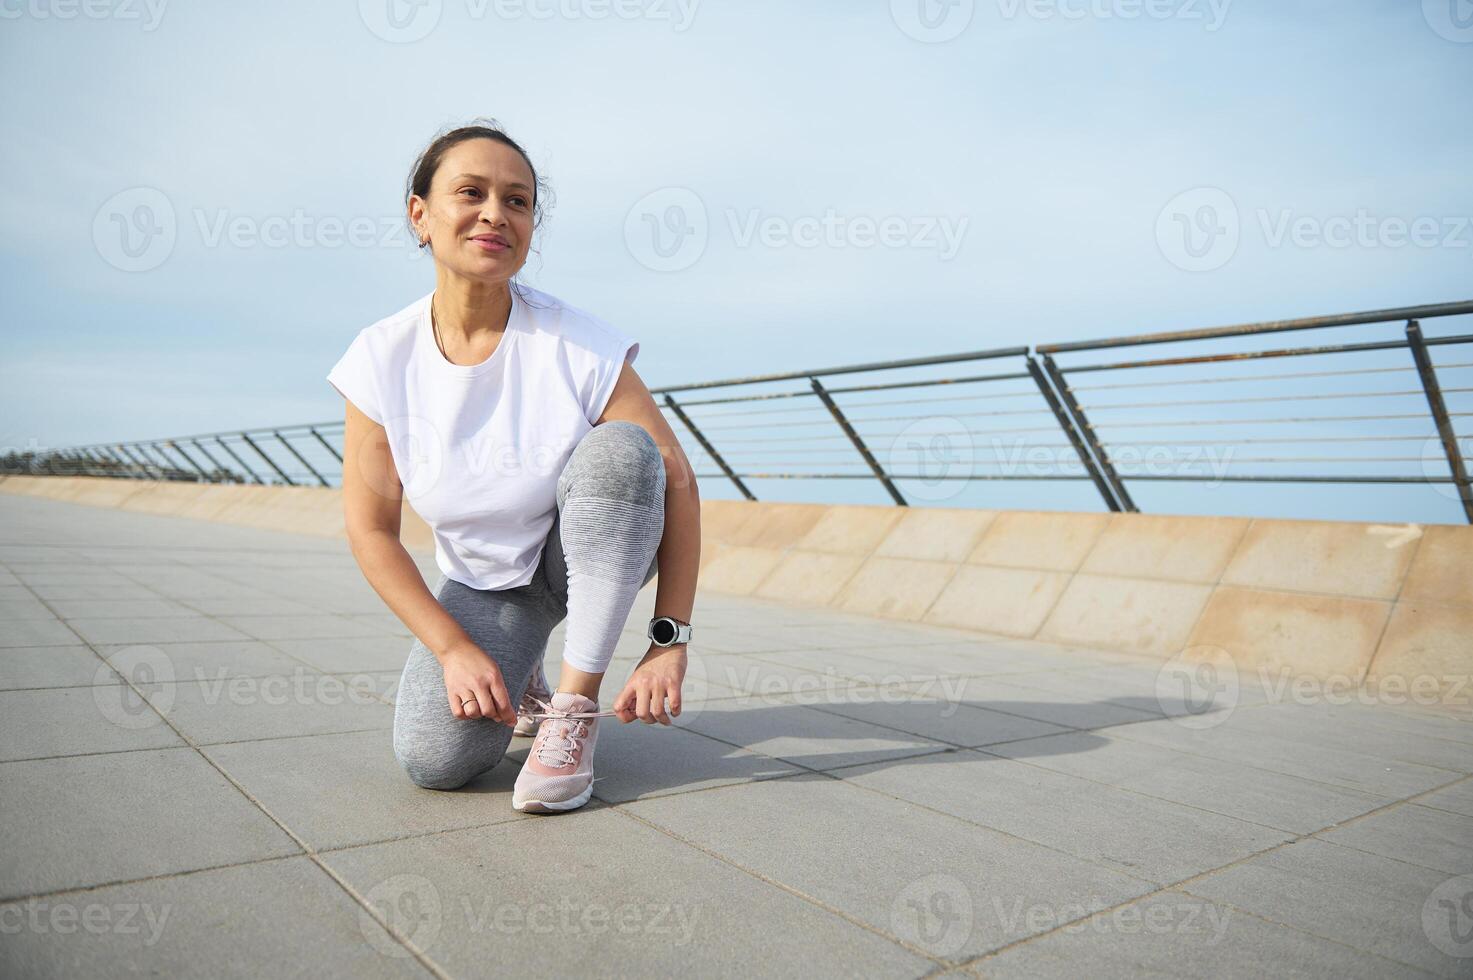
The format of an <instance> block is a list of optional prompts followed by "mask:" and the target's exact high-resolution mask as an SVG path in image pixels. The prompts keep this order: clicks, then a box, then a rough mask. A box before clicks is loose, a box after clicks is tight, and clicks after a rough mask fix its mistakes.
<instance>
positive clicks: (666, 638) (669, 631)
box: [654, 619, 675, 645]
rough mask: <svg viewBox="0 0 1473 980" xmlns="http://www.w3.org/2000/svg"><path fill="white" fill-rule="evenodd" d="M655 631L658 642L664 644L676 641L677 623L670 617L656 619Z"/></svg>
mask: <svg viewBox="0 0 1473 980" xmlns="http://www.w3.org/2000/svg"><path fill="white" fill-rule="evenodd" d="M654 632H655V636H654V640H655V642H656V643H659V644H662V645H664V644H669V643H674V642H675V624H674V623H672V622H670V620H668V619H657V620H655V626H654Z"/></svg>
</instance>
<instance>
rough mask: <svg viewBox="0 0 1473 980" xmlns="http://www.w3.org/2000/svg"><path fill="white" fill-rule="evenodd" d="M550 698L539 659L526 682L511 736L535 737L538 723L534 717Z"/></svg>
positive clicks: (550, 694) (545, 677)
mask: <svg viewBox="0 0 1473 980" xmlns="http://www.w3.org/2000/svg"><path fill="white" fill-rule="evenodd" d="M551 697H552V691H551V690H550V689H549V688H548V686H547V675H546V674H544V673H543V672H542V661H541V660H540V659H539V660H538V661H537V666H536V667H535V668H534V669H533V671H532V679H531V680H529V681H528V682H527V690H526V692H525V693H523V694H522V702H521V704H519V705H517V724H516V727H515V728H513V729H512V734H513V735H522V736H525V737H527V738H531V737H532V736H533V735H536V734H537V724H538V722H537V719H536V718H535V717H534V715H536V714H537V712H538V710H540V708H541V707H546V702H547V701H548V700H549V699H550V698H551Z"/></svg>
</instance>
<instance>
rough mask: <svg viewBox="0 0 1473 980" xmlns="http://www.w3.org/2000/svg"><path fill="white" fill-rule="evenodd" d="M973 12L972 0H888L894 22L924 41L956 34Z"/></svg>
mask: <svg viewBox="0 0 1473 980" xmlns="http://www.w3.org/2000/svg"><path fill="white" fill-rule="evenodd" d="M975 13H976V4H975V0H890V19H891V20H893V21H894V22H895V26H896V27H898V28H900V29H901V30H902V31H904V32H905V33H906V34H908V35H909V36H910V37H913V38H915V39H916V40H917V41H922V42H924V43H926V44H941V43H944V42H946V41H950V40H952V39H953V38H956V37H959V36H960V35H961V33H962V32H963V31H965V30H966V29H967V26H968V25H969V24H971V23H972V16H973V14H975Z"/></svg>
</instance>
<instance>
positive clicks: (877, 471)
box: [808, 378, 910, 507]
mask: <svg viewBox="0 0 1473 980" xmlns="http://www.w3.org/2000/svg"><path fill="white" fill-rule="evenodd" d="M808 381H809V383H810V384H812V385H813V393H814V394H815V395H817V396H818V397H819V400H820V401H822V402H823V403H824V405H826V406H828V410H829V414H830V415H832V416H833V417H834V421H835V422H838V423H839V428H841V429H843V430H844V434H845V435H846V436H848V437H849V441H850V442H852V443H854V448H855V449H858V450H859V455H861V456H863V457H864V461H865V462H866V463H868V464H869V468H870V471H871V472H873V473H874V475H875V476H876V477H877V478H878V479H879V481H880V482H881V483H883V484H884V485H885V489H886V490H887V491H889V493H890V497H891V499H893V500H894V501H895V502H896V503H897V504H899V505H900V506H901V507H908V506H910V505H909V504H907V503H906V502H905V498H904V497H902V496H901V495H900V491H899V490H897V489H895V484H894V483H893V482H892V481H891V480H890V477H889V475H888V474H886V472H885V470H884V468H883V467H882V466H880V463H879V461H878V460H876V459H875V457H874V454H873V453H871V452H870V451H869V447H868V446H866V445H865V444H864V440H863V439H861V438H859V433H858V432H855V431H854V426H852V425H850V424H849V420H848V419H847V418H845V417H844V413H843V412H842V411H840V409H839V406H838V404H836V403H835V402H834V400H833V398H831V397H830V396H829V392H828V389H827V388H825V387H824V386H823V385H822V384H820V383H819V381H818V379H817V378H809V379H808Z"/></svg>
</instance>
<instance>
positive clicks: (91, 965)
mask: <svg viewBox="0 0 1473 980" xmlns="http://www.w3.org/2000/svg"><path fill="white" fill-rule="evenodd" d="M241 896H250V899H251V902H250V905H251V907H250V914H248V915H246V914H241V915H229V916H222V915H221V914H220V910H221V909H222V908H230V907H232V906H234V905H236V904H237V903H238V902H239V901H240V898H241ZM0 922H3V923H5V924H6V930H5V932H6V935H5V941H4V942H3V943H0V974H4V975H5V976H9V977H76V976H91V977H105V976H118V975H120V974H121V973H122V972H124V970H123V969H121V968H120V967H122V966H123V965H124V964H126V970H127V972H129V973H136V974H140V975H147V976H162V977H189V976H211V977H240V978H254V977H264V976H271V977H303V978H306V977H342V978H345V980H353V978H358V977H374V978H378V977H383V978H396V977H407V978H414V977H422V978H430V977H432V976H433V974H432V973H431V972H430V971H429V969H427V968H426V967H425V966H424V965H423V964H421V963H420V962H419V961H418V960H416V959H414V958H413V957H412V956H408V955H402V953H403V952H404V947H403V946H402V945H401V944H400V943H399V942H398V941H397V940H395V939H394V938H393V937H391V936H390V935H389V933H388V932H387V931H386V930H385V929H384V928H383V927H382V926H381V925H379V924H378V923H377V922H376V921H375V920H374V919H373V918H372V917H371V916H369V915H367V914H366V913H365V912H364V910H363V908H362V906H360V905H359V904H358V903H357V902H356V901H354V900H353V898H352V897H351V896H350V895H348V893H347V892H345V891H344V890H343V888H342V887H341V886H340V885H338V883H337V882H335V881H334V880H333V879H332V877H331V876H330V875H328V874H327V872H325V871H323V870H322V868H320V867H318V866H317V865H316V864H314V863H313V862H312V861H310V860H309V859H307V858H305V857H297V858H283V859H278V860H268V861H259V862H256V863H254V864H244V865H236V866H234V867H229V868H219V869H214V870H209V871H197V872H194V873H192V874H184V875H175V876H173V877H168V878H156V879H153V880H150V881H140V882H133V883H131V884H127V885H113V886H110V887H106V888H98V889H95V890H92V891H87V892H63V893H61V894H57V895H51V896H47V897H46V898H37V899H32V900H30V901H26V902H19V903H12V904H9V905H0ZM394 950H398V951H400V953H399V954H395V953H393V952H392V951H394Z"/></svg>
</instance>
